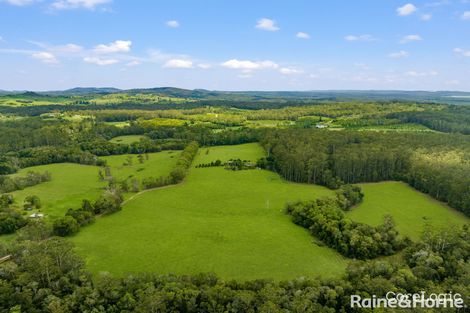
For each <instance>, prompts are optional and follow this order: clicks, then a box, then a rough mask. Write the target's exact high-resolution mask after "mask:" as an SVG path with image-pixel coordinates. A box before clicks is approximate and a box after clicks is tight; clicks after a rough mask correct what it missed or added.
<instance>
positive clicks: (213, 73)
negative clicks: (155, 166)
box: [0, 0, 470, 91]
mask: <svg viewBox="0 0 470 313" xmlns="http://www.w3.org/2000/svg"><path fill="white" fill-rule="evenodd" d="M469 76H470V0H447V1H446V0H429V1H411V2H408V1H388V0H380V1H378V0H357V1H350V0H342V1H340V0H329V1H296V0H290V1H266V0H256V1H253V0H251V1H248V0H237V1H228V0H226V1H223V0H200V1H183V0H173V1H150V0H139V1H130V0H128V1H124V0H0V89H5V90H25V89H28V90H58V89H66V88H71V87H76V86H82V87H84V86H97V87H104V86H112V87H118V88H136V87H159V86H175V87H182V88H205V89H217V90H324V89H403V90H464V91H470V80H469V79H468V77H469Z"/></svg>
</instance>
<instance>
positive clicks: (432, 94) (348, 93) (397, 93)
mask: <svg viewBox="0 0 470 313" xmlns="http://www.w3.org/2000/svg"><path fill="white" fill-rule="evenodd" d="M110 93H129V94H137V93H149V94H159V95H164V96H169V97H178V98H192V99H201V100H203V99H207V100H214V99H216V100H251V101H256V100H260V101H261V100H273V99H280V98H283V99H288V100H307V99H312V100H333V101H334V100H336V101H347V100H357V101H359V100H369V101H370V100H377V101H379V100H381V101H394V100H397V101H418V102H442V103H457V104H461V103H465V104H466V103H470V92H463V91H403V90H316V91H213V90H205V89H193V90H190V89H182V88H175V87H157V88H139V89H126V90H124V89H118V88H113V87H104V88H98V87H77V88H72V89H67V90H58V91H41V92H31V91H4V90H0V94H23V95H25V96H47V95H49V96H84V95H97V94H110Z"/></svg>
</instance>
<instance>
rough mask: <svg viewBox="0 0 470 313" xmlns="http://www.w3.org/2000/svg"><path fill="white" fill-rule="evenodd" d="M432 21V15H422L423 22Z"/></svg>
mask: <svg viewBox="0 0 470 313" xmlns="http://www.w3.org/2000/svg"><path fill="white" fill-rule="evenodd" d="M431 19H432V14H423V15H421V20H422V21H425V22H427V21H430V20H431Z"/></svg>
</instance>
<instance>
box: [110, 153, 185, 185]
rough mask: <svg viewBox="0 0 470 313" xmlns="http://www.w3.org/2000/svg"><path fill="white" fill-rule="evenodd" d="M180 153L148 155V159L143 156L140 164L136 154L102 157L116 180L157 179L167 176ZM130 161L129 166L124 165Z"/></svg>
mask: <svg viewBox="0 0 470 313" xmlns="http://www.w3.org/2000/svg"><path fill="white" fill-rule="evenodd" d="M179 153H180V151H162V152H157V153H148V154H147V156H148V159H147V158H146V157H145V155H144V158H143V159H144V161H143V163H140V161H139V159H138V157H137V155H136V154H122V155H112V156H106V157H102V158H101V159H103V160H105V161H106V162H107V164H108V166H109V167H110V168H111V174H112V175H113V176H114V177H115V178H116V179H117V180H118V181H120V180H126V179H130V178H137V179H139V180H141V179H143V178H147V177H159V176H166V175H168V174H169V173H170V172H171V170H172V169H173V167H174V166H175V164H176V160H177V159H178V155H179ZM128 158H130V159H131V160H132V164H131V165H124V164H125V163H126V162H128Z"/></svg>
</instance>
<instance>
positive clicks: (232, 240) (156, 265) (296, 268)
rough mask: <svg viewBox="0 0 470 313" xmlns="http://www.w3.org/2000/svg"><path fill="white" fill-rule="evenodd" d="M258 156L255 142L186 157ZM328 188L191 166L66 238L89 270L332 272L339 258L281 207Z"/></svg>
mask: <svg viewBox="0 0 470 313" xmlns="http://www.w3.org/2000/svg"><path fill="white" fill-rule="evenodd" d="M206 151H209V153H207V154H206ZM262 155H263V151H262V149H261V148H260V147H259V146H258V145H257V144H246V145H239V146H224V147H211V148H208V149H206V148H203V149H200V152H199V155H198V156H197V158H196V160H195V162H194V164H199V163H206V162H210V161H212V160H216V159H221V160H228V159H230V158H240V159H248V160H256V159H257V158H259V157H261V156H262ZM329 194H331V191H330V190H328V189H326V188H323V187H320V186H313V185H303V184H294V183H288V182H286V181H284V180H282V179H281V178H280V177H279V176H278V175H277V174H275V173H272V172H268V171H264V170H246V171H228V170H225V169H223V168H220V167H219V168H197V169H196V168H192V169H191V172H190V174H189V175H188V177H187V179H186V180H185V182H184V183H183V184H180V185H177V186H170V187H166V188H161V189H158V190H151V191H147V192H143V193H141V194H139V195H138V196H136V197H134V198H133V199H132V200H130V201H129V202H127V203H126V204H125V206H124V208H123V210H122V211H121V212H118V213H116V214H114V215H111V216H108V217H105V218H100V219H98V220H97V221H96V223H95V224H93V225H91V226H88V227H85V228H84V229H82V231H81V232H80V233H79V234H78V235H77V236H75V237H73V238H72V240H73V242H74V243H75V244H76V245H77V247H78V251H79V252H80V253H81V254H82V255H83V256H84V257H86V258H87V261H88V266H89V268H90V269H91V270H92V271H93V272H95V273H97V272H100V271H110V272H111V273H113V274H116V275H122V274H124V273H127V272H142V271H144V272H145V271H146V272H149V271H151V272H157V273H176V274H189V273H199V272H215V273H217V274H218V275H220V276H221V277H224V278H238V279H255V278H274V279H288V278H293V277H300V276H305V275H308V276H316V275H323V276H330V277H331V276H338V275H340V274H341V273H342V272H343V270H344V267H345V265H346V260H345V259H344V258H343V257H341V256H340V255H339V254H337V253H336V252H335V251H333V250H331V249H329V248H326V247H320V246H318V245H316V244H315V243H314V239H313V238H312V237H311V236H310V235H309V234H308V232H307V231H306V230H305V229H303V228H301V227H298V226H296V225H294V224H293V223H292V222H291V220H290V218H289V216H287V215H286V214H285V213H284V205H285V203H286V202H287V201H295V200H301V199H305V200H306V199H314V198H316V197H320V196H326V195H329Z"/></svg>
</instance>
